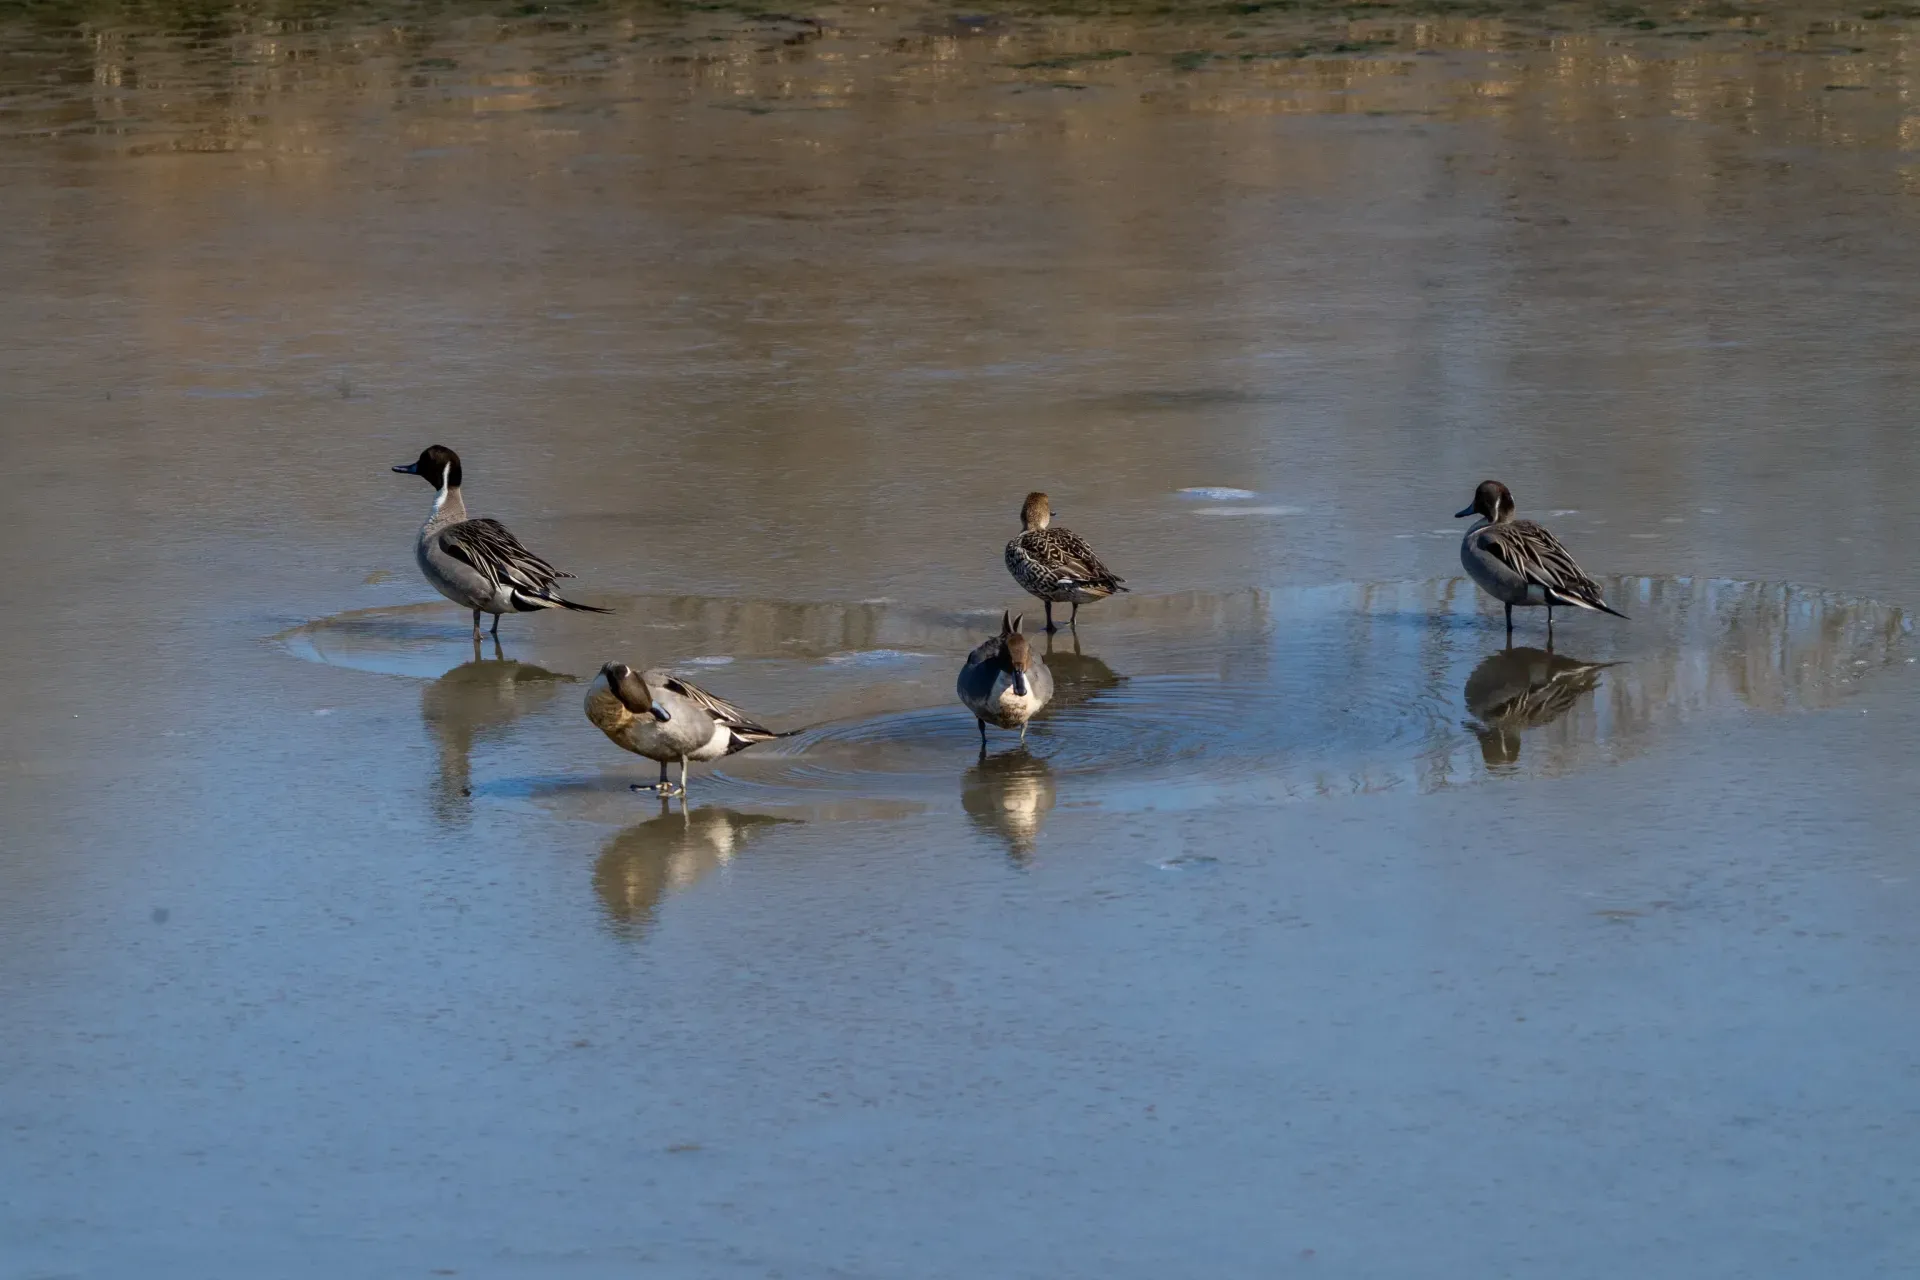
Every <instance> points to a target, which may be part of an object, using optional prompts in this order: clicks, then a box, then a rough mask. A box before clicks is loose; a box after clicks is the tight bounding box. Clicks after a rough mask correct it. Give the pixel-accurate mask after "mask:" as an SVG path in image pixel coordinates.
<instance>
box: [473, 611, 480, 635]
mask: <svg viewBox="0 0 1920 1280" xmlns="http://www.w3.org/2000/svg"><path fill="white" fill-rule="evenodd" d="M473 640H474V643H475V644H478V643H479V642H480V611H479V610H478V609H475V610H474V611H473Z"/></svg>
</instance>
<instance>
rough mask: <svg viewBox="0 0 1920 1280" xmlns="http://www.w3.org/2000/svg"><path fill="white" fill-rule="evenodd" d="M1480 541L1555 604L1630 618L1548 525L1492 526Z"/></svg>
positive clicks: (1515, 523)
mask: <svg viewBox="0 0 1920 1280" xmlns="http://www.w3.org/2000/svg"><path fill="white" fill-rule="evenodd" d="M1478 541H1479V543H1480V545H1481V546H1482V547H1485V548H1486V549H1487V551H1488V552H1489V553H1490V554H1491V555H1493V556H1495V557H1497V558H1498V559H1499V560H1500V562H1501V563H1502V564H1504V565H1506V566H1507V567H1508V568H1509V569H1511V570H1513V571H1514V572H1515V573H1517V574H1519V575H1520V576H1521V577H1522V578H1525V579H1526V580H1527V581H1528V582H1530V583H1532V584H1534V585H1535V586H1538V587H1540V588H1541V589H1542V590H1543V591H1544V592H1545V593H1546V594H1547V595H1548V596H1550V597H1551V598H1552V599H1553V603H1555V604H1564V605H1571V606H1573V607H1574V608H1576V609H1597V610H1599V611H1600V612H1602V613H1611V614H1614V616H1616V617H1622V618H1624V617H1625V616H1626V615H1625V614H1623V613H1619V612H1617V611H1616V610H1615V609H1614V608H1613V607H1612V606H1611V605H1609V604H1608V603H1607V602H1606V600H1605V599H1604V598H1603V597H1602V594H1601V590H1600V584H1599V583H1597V582H1595V581H1594V580H1593V579H1592V578H1590V577H1588V576H1587V575H1586V574H1585V573H1583V572H1582V571H1581V569H1580V566H1579V565H1577V564H1575V563H1574V562H1573V556H1572V555H1571V554H1570V553H1569V552H1568V551H1567V549H1566V547H1565V546H1563V545H1562V544H1561V542H1560V539H1558V538H1556V537H1554V536H1553V534H1552V533H1550V532H1549V531H1548V530H1547V529H1546V528H1545V527H1544V526H1542V525H1538V524H1535V523H1534V522H1533V521H1531V520H1510V521H1508V522H1507V523H1505V524H1490V525H1487V526H1485V527H1484V528H1482V529H1481V530H1480V531H1479V535H1478Z"/></svg>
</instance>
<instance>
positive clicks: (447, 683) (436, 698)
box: [420, 640, 574, 820]
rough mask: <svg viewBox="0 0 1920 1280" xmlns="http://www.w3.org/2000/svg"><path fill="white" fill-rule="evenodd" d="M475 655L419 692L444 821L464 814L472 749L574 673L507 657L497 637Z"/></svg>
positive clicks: (545, 699)
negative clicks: (487, 652) (435, 755)
mask: <svg viewBox="0 0 1920 1280" xmlns="http://www.w3.org/2000/svg"><path fill="white" fill-rule="evenodd" d="M481 643H482V642H480V641H477V640H476V641H475V642H474V644H473V651H474V654H475V655H476V656H475V657H474V659H473V660H472V661H470V662H465V663H462V664H461V665H459V666H457V667H455V668H453V669H452V670H451V671H448V672H447V673H446V674H445V675H443V676H441V677H439V678H438V679H436V680H434V681H432V682H431V683H429V684H428V685H427V686H426V687H425V688H424V689H422V690H421V691H420V718H421V719H422V720H424V721H425V722H426V725H427V727H428V728H429V729H430V730H432V732H433V736H434V740H435V741H436V742H437V743H438V745H439V748H440V773H439V779H438V782H437V784H436V786H435V788H434V800H433V805H434V812H435V813H436V814H438V815H439V816H440V817H441V818H442V819H443V820H453V819H455V818H457V817H463V816H464V815H466V813H467V812H468V808H469V806H468V805H467V804H466V800H467V798H468V797H470V796H471V795H472V794H473V792H472V780H473V779H472V775H473V748H474V746H475V744H476V743H479V742H482V741H485V740H488V739H490V738H491V739H498V738H501V737H503V736H504V735H505V733H506V731H507V730H508V728H509V727H510V726H511V725H512V724H513V722H514V721H516V720H518V719H520V717H522V716H524V715H527V714H529V713H531V712H533V711H535V710H538V709H540V708H542V707H544V706H546V705H547V704H548V703H549V702H550V701H551V700H552V699H553V696H554V694H555V693H556V692H557V691H558V689H559V688H560V686H562V685H565V684H572V683H573V682H574V678H573V677H572V676H567V675H559V674H556V673H554V672H552V671H548V670H545V669H544V668H541V667H536V666H533V665H531V664H529V663H525V662H514V661H511V660H509V659H508V658H507V657H506V656H505V654H504V653H503V652H502V650H501V647H500V645H499V643H498V642H497V641H494V642H489V644H488V647H490V648H491V649H492V650H493V656H492V657H491V658H483V657H480V656H478V655H479V654H480V652H481Z"/></svg>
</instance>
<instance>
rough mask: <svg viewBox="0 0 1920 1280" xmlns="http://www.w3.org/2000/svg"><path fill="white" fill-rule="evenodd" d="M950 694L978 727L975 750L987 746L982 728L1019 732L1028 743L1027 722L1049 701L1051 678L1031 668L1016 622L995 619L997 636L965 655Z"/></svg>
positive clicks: (1043, 667) (1039, 665) (1040, 666)
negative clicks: (990, 725)
mask: <svg viewBox="0 0 1920 1280" xmlns="http://www.w3.org/2000/svg"><path fill="white" fill-rule="evenodd" d="M954 691H955V692H956V693H958V694H959V695H960V701H961V702H962V703H963V704H964V705H965V706H966V708H967V710H969V711H971V712H973V718H974V720H975V722H977V723H978V724H979V726H980V746H981V749H982V750H985V749H986V745H987V726H988V725H989V724H992V725H995V726H996V727H998V728H1001V729H1018V730H1020V741H1022V742H1025V741H1026V740H1027V721H1029V720H1031V719H1033V717H1034V713H1036V712H1037V711H1039V710H1040V708H1042V707H1044V706H1046V705H1047V703H1048V701H1049V700H1050V699H1052V697H1053V673H1052V672H1051V671H1049V670H1047V664H1046V663H1044V662H1036V661H1034V657H1033V646H1032V645H1029V644H1028V643H1027V638H1026V637H1025V636H1023V635H1021V634H1020V619H1019V618H1009V617H1008V616H1007V615H1006V614H1004V613H1002V614H1001V615H1000V634H999V635H997V636H995V637H993V639H991V640H988V641H987V642H986V643H984V644H982V645H981V646H980V647H979V648H977V649H975V650H974V651H973V652H972V653H970V654H968V655H967V665H965V666H964V667H961V668H960V679H959V680H958V681H956V682H955V684H954Z"/></svg>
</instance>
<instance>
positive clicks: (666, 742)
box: [587, 662, 799, 796]
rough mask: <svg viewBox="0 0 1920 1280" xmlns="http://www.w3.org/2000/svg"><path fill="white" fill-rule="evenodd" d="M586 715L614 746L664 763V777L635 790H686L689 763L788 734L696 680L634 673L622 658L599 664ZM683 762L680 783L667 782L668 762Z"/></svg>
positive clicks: (655, 672) (666, 673)
mask: <svg viewBox="0 0 1920 1280" xmlns="http://www.w3.org/2000/svg"><path fill="white" fill-rule="evenodd" d="M587 719H589V720H591V721H593V723H594V726H595V727H596V728H598V729H599V730H600V732H602V733H604V734H606V735H607V737H609V738H611V739H613V743H614V745H615V746H618V747H622V748H624V749H626V750H628V751H631V752H633V754H635V755H637V756H645V757H646V758H647V759H649V760H658V761H659V762H660V781H659V782H658V783H657V784H655V785H651V786H649V785H646V784H642V783H637V782H636V783H635V784H634V786H633V789H634V790H635V791H658V792H659V793H660V794H661V795H663V796H672V795H681V796H684V795H685V794H687V762H688V761H689V760H703V761H704V760H718V759H719V758H720V757H721V756H730V755H732V754H733V753H734V752H736V751H745V750H746V749H747V748H748V747H751V746H752V745H754V744H755V743H756V742H767V741H770V740H772V739H774V738H786V737H790V736H792V733H797V732H799V731H798V730H793V731H791V732H789V733H775V732H774V731H773V730H771V729H768V728H766V727H764V726H762V725H760V724H756V723H755V722H754V721H753V719H752V718H751V717H749V716H748V715H747V713H746V712H744V711H742V710H741V709H740V708H738V707H736V706H734V705H733V704H732V703H731V702H728V701H726V700H725V699H724V698H716V697H714V696H713V695H712V694H710V693H708V692H707V691H706V690H705V689H702V688H701V687H700V686H699V685H697V684H695V683H694V682H693V681H691V680H688V679H685V678H683V677H681V676H676V675H674V674H673V673H672V672H669V671H664V670H660V669H657V668H656V669H655V670H652V671H648V672H645V673H641V672H638V671H635V670H634V669H633V668H632V667H629V666H628V665H627V664H626V663H624V662H609V663H607V664H606V665H605V666H603V667H601V668H600V674H599V675H597V676H595V677H594V678H593V683H592V684H591V685H590V686H588V688H587ZM669 760H678V761H679V762H680V785H679V786H678V787H674V786H671V785H669V784H668V782H667V762H668V761H669Z"/></svg>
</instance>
